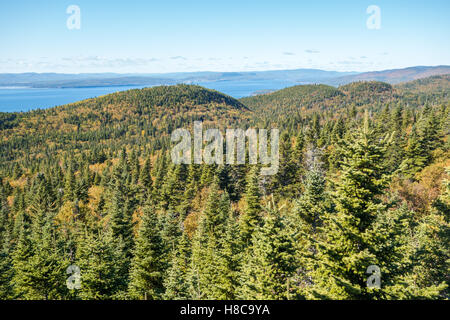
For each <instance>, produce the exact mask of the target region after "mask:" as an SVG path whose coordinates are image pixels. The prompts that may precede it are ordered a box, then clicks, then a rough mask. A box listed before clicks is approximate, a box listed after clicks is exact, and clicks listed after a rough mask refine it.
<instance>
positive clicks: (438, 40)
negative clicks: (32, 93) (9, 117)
mask: <svg viewBox="0 0 450 320" xmlns="http://www.w3.org/2000/svg"><path fill="white" fill-rule="evenodd" d="M69 5H77V6H78V7H79V8H80V11H81V19H80V21H81V28H80V29H79V30H77V29H73V30H69V29H68V28H67V25H66V21H67V19H68V18H69V16H70V14H67V13H66V9H67V7H68V6H69ZM370 5H376V6H378V7H379V8H380V12H381V15H380V18H381V19H380V22H381V28H380V29H369V28H368V27H367V25H366V21H367V19H368V18H369V17H370V16H371V14H368V13H367V12H366V9H367V7H368V6H370ZM449 12H450V1H448V0H428V1H414V0H409V1H406V0H395V1H393V0H390V1H384V0H383V1H381V0H371V1H364V0H360V1H356V0H353V1H350V0H342V1H336V0H333V1H327V0H314V1H311V0H310V1H302V0H295V1H288V0H276V1H275V0H273V1H266V0H258V1H253V0H247V1H246V0H239V1H236V0H226V1H225V0H224V1H215V0H208V1H203V0H199V1H196V0H190V1H189V0H183V1H178V0H165V1H161V0H159V1H152V0H147V1H138V0H126V1H118V0H117V1H114V0H109V1H102V0H70V1H64V0H61V1H59V0H14V1H1V2H0V41H1V50H0V73H5V72H68V73H80V72H121V73H135V72H139V73H164V72H181V71H206V70H209V71H252V70H275V69H295V68H320V69H324V70H337V71H370V70H383V69H390V68H402V67H409V66H415V65H443V64H446V65H450V41H449V39H450V18H449Z"/></svg>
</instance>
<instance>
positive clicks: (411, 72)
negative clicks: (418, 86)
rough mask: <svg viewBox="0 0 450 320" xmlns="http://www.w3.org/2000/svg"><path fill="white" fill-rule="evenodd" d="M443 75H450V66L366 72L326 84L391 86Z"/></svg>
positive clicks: (335, 79) (336, 79) (332, 80)
mask: <svg viewBox="0 0 450 320" xmlns="http://www.w3.org/2000/svg"><path fill="white" fill-rule="evenodd" d="M443 74H450V66H437V67H422V66H419V67H410V68H405V69H393V70H384V71H374V72H364V73H359V74H355V75H349V76H343V77H337V78H334V79H330V81H326V83H327V84H331V85H343V84H347V83H351V82H356V81H382V82H387V83H390V84H397V83H401V82H407V81H412V80H417V79H422V78H426V77H430V76H435V75H443Z"/></svg>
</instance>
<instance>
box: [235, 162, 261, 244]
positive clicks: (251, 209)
mask: <svg viewBox="0 0 450 320" xmlns="http://www.w3.org/2000/svg"><path fill="white" fill-rule="evenodd" d="M258 173H259V170H258V167H256V166H255V167H253V168H252V169H251V170H250V172H249V174H248V178H247V187H246V190H245V200H246V207H245V210H244V214H243V215H242V216H241V218H240V227H241V238H242V241H243V243H244V244H245V245H249V244H250V241H251V238H252V234H253V231H254V230H255V229H256V227H257V226H258V225H259V224H260V222H261V204H260V201H261V199H260V190H259V184H258V177H259V174H258Z"/></svg>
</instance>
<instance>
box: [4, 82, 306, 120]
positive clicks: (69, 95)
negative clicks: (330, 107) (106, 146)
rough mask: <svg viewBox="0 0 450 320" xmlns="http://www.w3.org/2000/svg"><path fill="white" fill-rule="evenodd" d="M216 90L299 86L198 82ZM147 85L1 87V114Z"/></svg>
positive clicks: (243, 93)
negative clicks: (42, 87)
mask: <svg viewBox="0 0 450 320" xmlns="http://www.w3.org/2000/svg"><path fill="white" fill-rule="evenodd" d="M195 84H198V85H201V86H204V87H206V88H209V89H214V90H217V91H220V92H223V93H225V94H227V95H230V96H232V97H234V98H237V99H238V98H242V97H247V96H250V95H253V94H255V93H259V92H264V91H268V90H279V89H283V88H286V87H289V86H293V85H296V84H298V83H293V82H288V81H282V80H279V81H277V80H264V81H215V82H200V83H195ZM143 87H144V86H116V87H113V86H112V87H89V88H51V89H35V88H6V87H3V88H2V87H0V112H19V111H29V110H33V109H46V108H51V107H55V106H59V105H63V104H68V103H72V102H76V101H80V100H84V99H89V98H94V97H98V96H102V95H105V94H109V93H113V92H117V91H124V90H130V89H136V88H139V89H140V88H143Z"/></svg>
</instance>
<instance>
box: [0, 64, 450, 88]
mask: <svg viewBox="0 0 450 320" xmlns="http://www.w3.org/2000/svg"><path fill="white" fill-rule="evenodd" d="M442 74H450V66H438V67H411V68H406V69H394V70H384V71H375V72H364V73H358V72H337V71H325V70H320V69H295V70H270V71H246V72H179V73H165V74H118V73H93V74H89V73H84V74H58V73H20V74H13V73H5V74H0V86H22V87H32V88H82V87H108V86H155V85H172V84H177V83H188V84H195V83H199V82H219V81H220V82H223V81H235V82H236V81H243V82H244V81H256V82H257V81H261V82H264V81H265V82H267V81H284V82H286V83H291V84H293V85H294V84H318V83H321V84H327V85H332V86H340V85H345V84H348V83H351V82H357V81H381V82H386V83H390V84H397V83H401V82H407V81H412V80H416V79H421V78H425V77H430V76H434V75H442ZM269 89H274V88H269ZM265 90H267V88H266V89H265Z"/></svg>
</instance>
